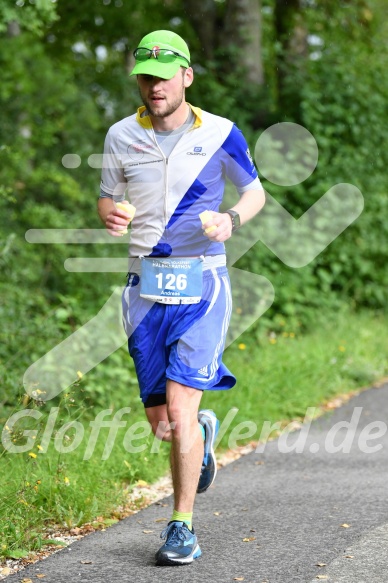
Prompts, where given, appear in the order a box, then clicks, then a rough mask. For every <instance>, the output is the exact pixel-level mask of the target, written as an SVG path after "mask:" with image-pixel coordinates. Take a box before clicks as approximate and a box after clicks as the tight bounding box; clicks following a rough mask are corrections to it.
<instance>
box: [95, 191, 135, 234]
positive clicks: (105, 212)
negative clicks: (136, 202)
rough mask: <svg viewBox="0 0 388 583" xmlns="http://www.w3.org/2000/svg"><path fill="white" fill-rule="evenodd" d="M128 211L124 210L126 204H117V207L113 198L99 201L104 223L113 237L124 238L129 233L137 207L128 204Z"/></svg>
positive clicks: (99, 209)
mask: <svg viewBox="0 0 388 583" xmlns="http://www.w3.org/2000/svg"><path fill="white" fill-rule="evenodd" d="M125 206H128V211H125V210H123V209H124V203H117V206H116V205H115V203H114V202H113V200H112V199H111V198H100V199H99V201H98V212H99V215H100V217H101V220H102V222H103V223H104V224H105V227H106V229H107V231H108V233H109V234H110V235H112V236H113V237H122V235H125V233H127V232H128V230H127V227H128V224H129V223H130V221H131V220H132V219H133V217H134V214H135V210H136V209H135V207H134V206H132V205H130V204H128V203H127V204H126V205H125Z"/></svg>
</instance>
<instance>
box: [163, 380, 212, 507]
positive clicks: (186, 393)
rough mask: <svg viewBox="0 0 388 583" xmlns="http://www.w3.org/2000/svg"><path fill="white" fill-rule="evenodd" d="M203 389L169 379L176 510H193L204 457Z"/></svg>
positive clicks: (168, 399) (168, 393) (169, 416)
mask: <svg viewBox="0 0 388 583" xmlns="http://www.w3.org/2000/svg"><path fill="white" fill-rule="evenodd" d="M201 397H202V391H200V390H198V389H193V388H191V387H186V386H184V385H181V384H180V383H177V382H176V381H172V380H168V381H167V415H168V419H169V422H170V423H171V425H172V427H173V429H172V432H171V472H172V480H173V487H174V509H175V510H176V511H178V512H184V513H192V512H193V507H194V500H195V494H196V491H197V486H198V480H199V475H200V472H201V465H202V460H203V448H204V445H203V437H202V434H201V430H200V428H199V425H198V408H199V404H200V401H201Z"/></svg>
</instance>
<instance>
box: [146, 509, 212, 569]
mask: <svg viewBox="0 0 388 583" xmlns="http://www.w3.org/2000/svg"><path fill="white" fill-rule="evenodd" d="M160 538H165V539H166V542H165V543H164V545H163V546H161V547H160V549H159V550H158V552H157V553H156V555H155V559H156V564H157V565H187V564H188V563H192V562H193V560H194V559H197V558H198V557H200V556H201V554H202V551H201V549H200V548H199V544H198V540H197V536H196V534H195V533H194V528H193V529H192V530H190V529H189V528H188V526H187V524H186V523H185V522H178V521H177V520H174V521H171V522H169V523H168V525H167V526H166V528H165V529H164V530H163V532H162V534H161V535H160Z"/></svg>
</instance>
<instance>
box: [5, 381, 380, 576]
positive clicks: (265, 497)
mask: <svg viewBox="0 0 388 583" xmlns="http://www.w3.org/2000/svg"><path fill="white" fill-rule="evenodd" d="M387 423H388V385H384V386H382V387H380V388H371V389H369V390H367V391H364V392H362V393H361V394H359V395H358V396H357V397H354V398H353V399H351V400H350V401H348V403H347V404H346V405H344V406H342V407H340V408H338V409H336V410H334V411H333V412H332V413H330V414H328V415H325V416H324V417H321V418H319V419H317V420H316V421H314V422H313V423H312V424H311V426H310V427H309V428H308V426H307V425H305V426H304V428H302V429H301V430H300V431H297V432H293V433H292V434H289V435H288V437H287V440H285V438H283V441H282V440H281V439H280V440H276V441H271V442H268V443H267V444H266V446H265V448H264V451H262V452H259V453H256V452H253V453H250V454H248V455H245V456H243V457H241V458H240V459H238V460H237V461H235V462H233V463H231V464H229V465H227V466H225V467H224V468H222V469H221V470H219V472H218V475H217V479H216V481H215V482H214V485H213V486H212V487H211V488H210V489H209V490H208V491H207V492H206V493H204V494H201V495H198V496H197V500H196V506H195V517H194V527H195V529H196V532H197V534H198V539H199V543H200V546H201V548H202V551H203V554H202V557H200V558H199V559H197V560H195V561H194V562H193V563H192V564H191V565H187V566H183V567H155V566H154V553H155V551H156V550H157V549H158V547H159V546H160V544H161V543H162V541H161V540H160V538H159V534H160V532H161V530H162V528H163V527H164V525H165V524H166V523H165V522H162V521H160V519H163V518H166V519H169V518H170V515H171V511H172V497H168V498H166V499H164V500H163V501H162V503H161V502H159V503H155V504H152V505H151V506H149V507H148V508H146V509H144V510H142V511H140V512H139V513H137V514H135V515H133V516H130V517H129V518H127V519H125V520H122V521H121V522H119V523H117V524H115V525H114V526H112V527H111V528H109V529H107V530H106V531H105V532H95V533H93V534H91V535H89V536H86V537H85V538H83V539H81V540H79V541H76V542H74V543H72V544H71V545H70V546H69V547H67V548H66V549H64V550H61V551H60V552H58V553H56V554H54V555H51V556H50V557H48V558H47V559H45V560H43V561H41V562H39V563H35V564H34V565H31V566H29V567H28V568H26V569H24V570H22V571H20V572H19V573H17V574H14V575H10V576H9V577H7V582H8V583H12V582H13V581H22V580H23V579H25V578H31V579H32V580H33V581H37V580H38V578H37V577H36V575H37V574H43V575H45V577H44V579H43V578H42V580H43V581H44V582H45V583H62V582H63V583H64V582H68V581H85V582H88V583H89V582H93V583H100V582H101V583H102V582H103V583H111V582H138V583H143V582H144V583H145V582H146V583H154V582H155V583H164V582H166V583H174V582H179V583H181V582H182V581H183V582H186V581H187V582H190V583H196V582H198V583H204V582H207V581H211V582H215V583H227V582H229V581H230V582H233V581H235V580H236V581H244V583H264V582H265V583H294V582H295V583H311V582H314V581H318V580H324V581H330V582H331V583H387V582H388V505H387V488H388V455H387V453H388V432H387ZM297 440H299V441H297ZM293 444H294V446H295V445H299V450H301V451H299V452H297V451H295V450H294V451H286V450H287V449H289V450H291V449H292V445H293ZM335 450H337V451H335ZM166 504H167V506H166ZM215 513H216V514H215ZM156 521H158V522H156ZM144 531H146V532H144ZM150 531H151V532H150ZM244 539H248V540H245V541H244Z"/></svg>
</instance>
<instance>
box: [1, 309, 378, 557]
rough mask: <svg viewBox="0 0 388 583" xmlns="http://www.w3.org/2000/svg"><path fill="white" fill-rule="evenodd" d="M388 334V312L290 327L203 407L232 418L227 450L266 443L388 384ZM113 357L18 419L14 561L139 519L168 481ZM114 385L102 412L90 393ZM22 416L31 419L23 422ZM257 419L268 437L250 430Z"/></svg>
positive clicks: (258, 337) (8, 552) (241, 360)
mask: <svg viewBox="0 0 388 583" xmlns="http://www.w3.org/2000/svg"><path fill="white" fill-rule="evenodd" d="M387 324H388V317H387V316H386V315H383V314H379V315H376V314H372V313H370V312H363V313H358V314H353V313H350V312H348V311H346V312H344V313H337V314H331V315H330V316H328V315H325V316H323V315H320V316H317V320H316V326H315V329H314V330H313V331H310V332H309V333H304V334H303V333H300V332H299V331H298V328H297V327H296V329H291V328H290V326H289V325H288V324H287V321H285V320H282V319H281V318H280V319H278V327H277V331H276V332H274V331H273V332H270V333H268V332H264V331H263V332H262V333H256V334H253V333H252V332H247V333H246V334H245V335H244V336H242V337H241V338H240V339H239V340H238V341H237V342H235V343H234V344H233V345H232V346H231V347H229V348H228V349H227V351H226V353H225V358H224V361H225V363H226V365H227V366H228V367H229V368H230V369H231V370H232V371H233V372H234V373H235V374H236V376H237V377H238V385H237V386H236V388H235V389H232V390H230V391H220V392H217V391H212V392H209V393H206V394H205V395H204V397H203V400H202V405H201V406H203V407H206V408H213V409H214V410H216V411H217V415H218V417H219V418H220V421H221V422H222V421H223V420H225V419H226V418H227V416H228V415H229V417H231V418H232V421H231V423H230V425H229V427H228V429H227V431H226V432H225V435H224V436H223V437H222V440H221V442H220V445H219V451H221V450H225V449H228V448H230V447H236V445H243V444H244V443H246V442H248V441H252V440H258V439H259V436H260V432H261V428H262V425H263V423H264V421H270V422H271V423H273V422H275V421H279V420H292V419H297V418H299V419H303V417H304V415H305V413H306V410H307V408H308V407H318V406H319V405H321V404H322V403H324V402H325V401H327V400H329V399H330V398H332V397H333V396H335V395H337V394H341V393H346V392H349V391H353V390H354V389H356V388H358V387H361V386H367V385H370V384H371V383H373V382H374V381H375V380H376V379H379V378H381V377H383V376H385V375H386V374H387V373H388V365H387V353H388V339H387V337H386V330H387ZM111 359H112V360H110V359H108V360H107V361H105V363H104V364H103V365H101V366H100V367H98V368H97V369H96V370H95V371H94V372H93V373H92V374H90V375H87V377H88V378H86V377H85V378H84V379H82V380H81V381H80V383H79V386H74V387H73V388H72V390H71V391H69V392H68V393H66V394H65V395H62V396H61V399H60V400H59V401H58V402H55V403H46V404H42V403H39V402H36V401H26V400H25V399H24V404H22V403H21V404H20V406H19V407H18V408H17V409H15V410H14V411H8V412H7V417H6V419H5V422H4V429H3V434H2V435H3V449H2V452H1V454H0V490H1V492H2V500H1V503H0V533H1V542H0V554H1V555H0V556H1V557H2V559H3V560H5V559H6V558H15V559H16V558H20V557H23V556H27V555H28V553H29V552H30V551H36V550H39V549H40V548H42V546H44V545H45V544H47V540H49V538H50V537H49V533H50V529H51V527H52V526H53V525H59V526H62V527H63V526H65V527H66V528H68V529H70V528H74V527H79V526H80V525H82V524H85V523H87V522H91V523H93V521H95V522H96V524H97V525H100V526H107V525H109V524H111V523H112V521H115V520H118V519H120V518H122V517H123V516H126V515H128V514H129V513H130V512H131V508H130V507H129V505H128V493H129V492H130V490H131V488H132V487H133V486H135V485H136V484H139V481H140V483H142V482H148V483H150V482H153V481H155V480H156V479H157V478H158V477H160V476H162V475H163V474H164V473H165V472H166V471H167V469H168V453H169V446H168V444H165V443H160V442H157V441H156V440H155V439H154V438H153V436H152V434H150V432H149V427H148V424H147V423H146V422H145V417H144V412H143V409H142V406H141V405H139V399H138V397H137V389H136V386H132V388H131V389H130V392H128V393H127V392H126V390H125V391H124V390H123V388H122V387H123V384H122V383H121V384H120V383H118V384H117V385H116V388H114V389H113V388H112V387H113V386H114V383H113V384H112V378H111V377H110V376H109V375H111V372H110V371H111V369H112V367H114V364H115V363H116V362H117V359H119V360H120V359H128V356H127V355H126V354H125V353H124V350H123V351H122V352H120V351H119V353H116V354H115V355H112V357H111ZM108 381H109V385H108V386H109V399H108V400H107V401H106V402H103V401H101V400H100V401H99V404H93V395H92V393H91V389H90V387H91V386H97V385H98V386H100V387H101V386H104V384H105V386H107V383H108ZM83 385H84V386H85V387H87V386H88V385H89V389H88V390H87V391H86V393H87V397H88V399H86V398H83V397H82V393H83V391H85V390H84V389H83ZM31 411H32V412H33V413H31ZM27 412H30V413H29V415H28V416H27V415H26V413H27ZM8 413H9V415H8ZM15 413H16V415H18V416H19V417H20V418H19V419H18V420H16V421H15V423H14V424H13V423H12V422H13V420H15V417H14V418H13V419H12V414H15ZM248 421H250V422H253V425H254V426H255V427H256V428H257V431H256V433H252V431H250V433H249V435H248V434H247V432H246V431H245V432H244V428H243V426H244V423H245V424H246V422H248ZM253 425H252V423H251V427H252V426H253ZM7 428H8V429H7ZM12 448H14V449H16V451H13V452H12V451H10V450H12ZM21 449H24V451H21ZM132 510H133V509H132Z"/></svg>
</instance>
